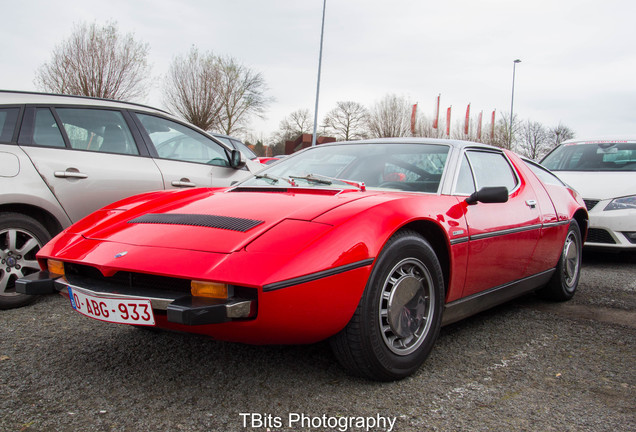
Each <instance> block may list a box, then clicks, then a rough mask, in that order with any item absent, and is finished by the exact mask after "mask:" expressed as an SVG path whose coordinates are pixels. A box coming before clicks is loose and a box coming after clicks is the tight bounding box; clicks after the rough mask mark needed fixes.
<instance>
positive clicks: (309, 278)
mask: <svg viewBox="0 0 636 432" xmlns="http://www.w3.org/2000/svg"><path fill="white" fill-rule="evenodd" d="M373 261H375V258H369V259H365V260H362V261H358V262H354V263H351V264H346V265H343V266H340V267H334V268H331V269H328V270H323V271H319V272H316V273H311V274H308V275H305V276H300V277H297V278H292V279H287V280H284V281H280V282H274V283H271V284H267V285H263V292H268V291H275V290H278V289H282V288H289V287H291V286H294V285H300V284H302V283H307V282H313V281H315V280H318V279H322V278H326V277H329V276H334V275H337V274H340V273H344V272H347V271H349V270H355V269H358V268H361V267H366V266H368V265H371V264H373Z"/></svg>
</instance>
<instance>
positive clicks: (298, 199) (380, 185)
mask: <svg viewBox="0 0 636 432" xmlns="http://www.w3.org/2000/svg"><path fill="white" fill-rule="evenodd" d="M533 169H535V170H538V172H540V173H541V174H540V175H546V176H551V174H550V173H549V172H548V171H547V170H545V169H544V168H542V167H539V166H536V167H534V168H533ZM586 230H587V212H586V210H585V205H584V203H583V201H582V200H581V199H580V197H578V195H577V194H576V192H574V191H573V190H571V189H569V188H567V187H565V186H563V185H562V184H560V183H559V182H557V181H555V182H548V183H543V182H541V180H540V179H539V178H538V177H537V176H536V175H535V174H534V173H533V170H531V169H530V168H529V166H528V165H527V164H526V163H525V162H524V161H522V160H521V159H520V158H519V157H517V156H516V155H515V154H513V153H511V152H508V151H505V150H502V149H498V148H494V147H489V146H485V145H482V144H477V143H468V142H461V141H451V140H433V139H424V138H422V139H414V138H413V139H378V140H369V141H357V142H351V143H339V144H323V145H320V146H317V147H312V148H309V149H306V150H303V151H302V152H299V153H296V154H294V155H292V156H289V157H287V158H284V159H283V160H281V161H279V162H278V163H276V164H274V165H271V166H269V167H267V168H265V169H264V170H263V171H261V172H260V173H258V174H257V175H255V176H254V177H251V178H249V179H247V180H246V181H244V182H242V183H240V184H238V185H236V186H234V187H232V188H229V189H217V190H206V189H198V190H195V191H166V192H154V193H149V194H145V195H141V196H138V197H133V198H129V199H126V200H123V201H120V202H118V203H115V204H112V205H109V206H107V207H105V208H103V209H102V210H100V211H98V212H96V213H94V214H93V215H91V216H90V217H88V218H86V219H84V220H82V221H80V222H78V223H76V224H75V225H73V226H71V227H70V228H68V229H67V230H65V231H64V232H63V233H61V234H60V235H58V236H57V237H56V238H55V239H53V240H52V241H51V242H50V243H48V244H47V245H46V246H44V247H43V248H42V249H41V250H40V252H39V253H38V256H37V258H38V261H39V264H40V266H41V268H42V271H41V272H40V273H35V274H33V275H30V276H27V277H26V278H24V279H21V280H20V281H18V290H19V291H20V292H24V293H28V294H36V293H45V292H54V291H59V292H60V293H61V294H63V295H65V296H68V297H69V298H70V303H71V306H72V308H73V309H75V310H76V311H77V312H79V313H81V314H84V315H86V316H88V317H91V318H95V319H98V320H102V321H109V322H115V323H124V324H132V325H139V326H154V327H160V328H165V329H174V330H180V331H188V332H193V333H201V334H205V335H209V336H212V337H213V338H216V339H221V340H228V341H236V342H244V343H252V344H290V343H293V344H296V343H313V342H317V341H320V340H323V339H329V340H330V342H331V345H332V347H333V350H334V353H335V355H336V357H337V358H338V359H339V360H340V362H341V363H342V365H343V366H344V367H345V368H346V369H347V370H349V371H350V372H352V373H354V374H358V375H362V376H364V377H367V378H371V379H376V380H394V379H400V378H403V377H406V376H408V375H410V374H412V373H413V372H414V371H416V370H417V369H418V368H419V366H420V365H421V364H422V362H423V361H424V360H425V358H426V357H427V356H428V354H429V353H430V351H431V349H432V347H433V344H434V343H435V340H436V338H437V336H438V334H439V331H440V326H441V325H443V324H448V323H451V322H455V321H457V320H460V319H462V318H464V317H467V316H469V315H472V314H475V313H477V312H479V311H482V310H484V309H487V308H490V307H492V306H494V305H497V304H499V303H502V302H505V301H507V300H510V299H511V298H513V297H516V296H519V295H522V294H524V293H528V292H532V291H535V290H536V292H537V293H538V294H539V295H540V296H542V297H545V298H548V299H552V300H559V301H561V300H568V299H570V298H571V297H572V296H573V295H574V293H575V291H576V288H577V285H578V281H579V277H580V269H581V245H582V241H583V239H584V238H585V233H586ZM140 349H141V348H140Z"/></svg>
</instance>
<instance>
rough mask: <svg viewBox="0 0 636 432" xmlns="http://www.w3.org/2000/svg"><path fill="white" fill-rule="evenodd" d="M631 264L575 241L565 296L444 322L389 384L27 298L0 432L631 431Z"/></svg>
mask: <svg viewBox="0 0 636 432" xmlns="http://www.w3.org/2000/svg"><path fill="white" fill-rule="evenodd" d="M635 264H636V254H631V255H626V254H621V255H603V254H591V253H589V252H586V254H585V259H584V267H583V275H582V279H581V284H580V285H579V291H578V293H577V295H576V296H575V298H574V299H573V300H571V301H570V302H567V303H560V304H550V303H544V302H542V301H540V300H538V299H536V298H535V297H534V296H532V295H530V296H525V297H523V298H520V299H518V300H515V301H513V302H511V303H508V304H506V305H503V306H500V307H498V308H495V309H493V310H490V311H487V312H485V313H482V314H480V315H477V316H475V317H472V318H470V319H467V320H464V321H462V322H460V323H457V324H454V325H452V326H448V327H445V328H444V329H442V334H441V337H440V339H439V340H438V343H437V345H436V347H435V349H434V351H433V353H432V355H431V356H430V357H429V359H428V360H427V362H426V363H425V364H424V366H423V367H422V368H421V369H420V370H419V372H418V373H416V374H415V375H414V376H412V377H410V378H407V379H405V380H403V381H400V382H395V383H375V382H369V381H365V380H361V379H357V378H351V377H349V376H347V375H346V374H345V373H344V372H343V371H342V370H341V369H340V367H339V365H338V364H337V363H336V361H335V359H334V357H333V356H332V354H331V352H330V349H329V346H328V344H326V343H320V344H316V345H310V346H266V347H256V346H245V345H239V344H231V343H221V342H216V341H212V340H209V339H206V338H202V337H197V336H191V335H184V334H178V333H169V332H155V331H149V330H141V329H136V328H133V327H129V326H123V325H115V324H106V323H101V322H97V321H94V320H91V319H89V318H85V317H82V316H80V315H79V314H77V313H75V312H73V311H72V310H71V308H70V307H69V306H68V305H67V301H66V300H65V299H64V298H62V297H60V296H47V297H43V298H41V299H39V300H38V301H37V302H36V303H34V304H32V305H31V306H28V307H26V308H22V309H14V310H8V311H0V323H1V324H0V377H1V378H0V430H2V431H175V430H176V431H179V430H184V431H262V432H266V431H272V432H273V431H279V430H280V431H283V430H285V431H286V430H297V431H298V430H305V431H331V430H334V431H338V430H339V431H366V430H372V431H388V430H393V431H503V430H508V431H559V432H562V431H630V430H631V431H636V402H635V401H636V392H635V388H636V387H635V386H636V373H635V372H636V350H635V341H636V265H635ZM296 420H303V421H304V424H303V423H301V422H300V421H296ZM344 422H347V424H346V425H345V424H344ZM373 422H375V424H374V423H373ZM383 422H384V423H383Z"/></svg>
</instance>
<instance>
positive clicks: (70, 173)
mask: <svg viewBox="0 0 636 432" xmlns="http://www.w3.org/2000/svg"><path fill="white" fill-rule="evenodd" d="M53 175H54V176H55V177H58V178H77V179H85V178H87V177H88V174H84V173H81V172H79V171H78V170H77V169H76V168H67V169H66V171H55V172H54V173H53Z"/></svg>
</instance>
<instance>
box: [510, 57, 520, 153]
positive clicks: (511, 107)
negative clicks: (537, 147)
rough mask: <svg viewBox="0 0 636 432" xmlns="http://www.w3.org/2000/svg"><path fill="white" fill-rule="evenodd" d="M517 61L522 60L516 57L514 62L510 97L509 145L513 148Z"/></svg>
mask: <svg viewBox="0 0 636 432" xmlns="http://www.w3.org/2000/svg"><path fill="white" fill-rule="evenodd" d="M517 63H521V60H519V59H516V60H515V61H513V62H512V97H511V98H510V133H509V134H508V147H509V148H510V149H511V150H512V120H513V119H514V117H513V116H512V110H513V108H514V104H515V68H516V67H517Z"/></svg>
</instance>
